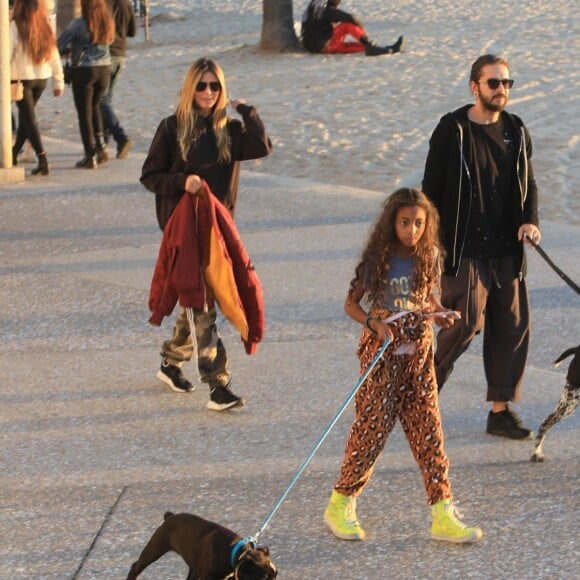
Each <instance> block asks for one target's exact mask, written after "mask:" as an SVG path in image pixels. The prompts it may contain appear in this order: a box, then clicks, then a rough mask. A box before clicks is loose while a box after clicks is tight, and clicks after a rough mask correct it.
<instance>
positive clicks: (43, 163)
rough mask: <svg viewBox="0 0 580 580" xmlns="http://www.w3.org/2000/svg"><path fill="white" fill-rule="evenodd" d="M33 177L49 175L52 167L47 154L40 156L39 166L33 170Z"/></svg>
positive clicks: (40, 154)
mask: <svg viewBox="0 0 580 580" xmlns="http://www.w3.org/2000/svg"><path fill="white" fill-rule="evenodd" d="M30 173H31V175H48V174H49V173H50V165H49V164H48V159H47V157H46V152H43V153H39V154H38V166H37V167H36V168H35V169H33V170H32V171H31V172H30Z"/></svg>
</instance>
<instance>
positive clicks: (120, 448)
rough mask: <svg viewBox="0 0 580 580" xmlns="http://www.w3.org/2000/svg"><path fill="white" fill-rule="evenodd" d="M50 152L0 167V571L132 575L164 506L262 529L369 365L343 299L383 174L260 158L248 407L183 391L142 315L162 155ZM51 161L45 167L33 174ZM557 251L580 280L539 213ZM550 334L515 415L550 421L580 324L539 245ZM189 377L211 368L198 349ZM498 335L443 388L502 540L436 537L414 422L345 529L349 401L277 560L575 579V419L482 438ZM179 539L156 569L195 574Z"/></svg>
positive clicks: (467, 474) (574, 243)
mask: <svg viewBox="0 0 580 580" xmlns="http://www.w3.org/2000/svg"><path fill="white" fill-rule="evenodd" d="M46 141H47V150H48V151H52V152H54V153H51V158H50V161H51V163H52V166H53V172H52V174H51V176H50V177H49V178H33V177H29V178H27V180H26V181H25V182H24V183H20V184H16V185H9V186H2V187H0V226H1V227H0V240H1V244H0V276H1V280H2V282H1V284H0V307H1V309H2V314H1V315H0V321H1V322H0V337H1V338H2V344H3V349H2V352H1V353H0V368H1V373H0V376H1V377H2V379H1V380H2V385H1V389H0V409H1V411H0V466H1V471H0V506H1V513H2V517H1V518H0V578H6V579H8V578H23V579H24V578H105V579H108V578H111V579H112V578H123V577H125V575H126V574H127V572H128V570H129V567H130V565H131V563H132V562H133V561H134V560H135V559H136V558H137V556H138V554H139V552H140V550H141V549H142V548H143V546H144V545H145V543H146V541H147V540H148V538H149V537H150V535H151V533H152V532H153V531H154V529H155V528H156V527H157V526H158V525H159V524H160V522H161V521H162V516H163V513H164V512H165V511H167V510H171V511H188V512H194V513H197V514H199V515H201V516H203V517H206V518H208V519H213V520H215V521H218V522H220V523H221V524H223V525H226V526H228V527H230V528H232V529H234V530H236V531H238V532H239V533H240V534H241V535H252V534H255V533H256V532H257V531H258V529H259V528H260V527H261V526H262V524H263V522H264V520H265V518H266V517H267V516H268V514H269V513H270V511H271V509H272V508H273V506H274V505H275V503H276V501H277V500H278V498H279V497H280V495H281V494H282V493H283V492H284V490H285V489H286V487H287V486H288V484H289V483H290V481H291V480H292V477H293V476H294V474H295V473H296V471H297V469H298V468H299V467H300V465H301V464H302V462H303V461H304V459H305V458H306V456H307V455H308V453H309V452H310V450H311V449H312V447H313V445H314V444H315V442H316V441H317V440H318V439H319V437H320V436H321V434H322V433H323V431H324V430H325V428H326V426H327V425H328V423H329V421H330V419H331V418H332V417H333V415H334V414H335V412H336V411H337V409H338V408H339V407H340V405H341V404H342V402H343V401H344V400H345V398H346V397H347V395H348V394H349V392H350V391H351V389H352V387H353V386H354V384H355V383H356V381H357V378H358V375H357V359H356V357H355V354H354V350H355V348H356V343H357V337H358V332H359V328H357V326H356V325H355V324H354V323H352V322H350V321H349V320H347V318H346V316H345V315H344V314H343V311H342V303H343V299H344V296H345V293H346V290H347V287H348V282H349V280H350V277H351V275H352V271H353V267H354V263H355V260H356V258H357V255H358V253H359V251H360V249H361V246H362V243H363V241H364V238H365V236H366V234H367V232H368V228H369V225H370V223H371V222H372V221H373V220H374V218H375V217H376V215H377V212H378V211H379V206H380V203H381V201H382V200H383V198H384V197H385V194H386V193H390V191H389V192H372V191H366V190H360V189H353V188H348V187H336V186H330V185H326V184H321V183H316V182H311V181H306V180H290V179H286V178H285V179H282V178H277V177H275V176H271V175H265V174H260V173H256V172H252V168H251V165H249V164H248V165H246V167H245V170H243V171H242V184H241V191H240V197H239V205H238V210H237V215H236V220H237V223H238V227H239V230H240V232H241V235H242V238H243V240H244V242H245V244H246V247H247V248H248V250H249V253H250V255H251V256H252V259H253V261H254V263H255V265H256V268H257V271H258V274H259V275H260V278H261V281H262V284H263V286H264V291H265V299H266V314H267V332H266V337H265V339H264V341H263V343H262V344H261V345H260V348H259V350H258V354H257V355H256V356H253V357H248V356H247V355H246V354H245V353H244V350H243V346H242V344H241V342H240V339H239V337H238V336H237V335H236V333H235V332H234V331H233V330H232V329H231V327H230V326H229V325H228V323H223V324H222V327H221V332H222V335H223V337H224V341H225V343H226V347H227V349H228V354H229V357H230V360H231V368H232V371H233V375H234V387H233V388H234V391H235V392H236V393H240V394H243V395H244V396H245V397H246V398H247V401H248V404H247V406H246V407H245V408H244V409H241V410H240V411H237V412H231V413H222V414H219V413H215V412H210V411H208V410H206V409H205V403H206V401H207V398H208V393H207V390H206V387H205V386H198V388H197V390H196V391H195V392H194V393H192V394H189V395H178V394H175V393H172V392H170V391H169V390H167V389H166V387H164V386H163V385H162V384H161V383H160V382H159V381H158V380H157V379H156V378H155V373H156V371H157V365H158V362H159V358H158V354H157V353H158V346H159V343H160V342H161V340H163V339H164V338H165V337H166V336H167V335H168V334H169V333H170V331H171V328H172V322H173V321H172V320H166V321H165V322H164V324H163V326H162V328H161V329H158V328H154V327H151V326H150V325H148V324H147V318H148V314H149V313H148V309H147V298H148V291H149V283H150V279H151V274H152V269H153V266H154V263H155V259H156V255H157V250H158V247H159V242H160V233H159V231H158V229H157V225H156V221H155V217H154V203H153V196H152V195H151V194H149V193H148V192H146V191H145V190H144V188H143V187H142V186H141V185H140V184H139V181H138V178H139V173H140V168H141V164H142V162H143V158H144V156H143V154H139V153H131V154H130V156H129V158H128V159H127V160H125V161H117V160H112V161H111V162H109V163H108V164H107V165H106V166H104V167H101V168H99V169H98V170H96V171H85V170H78V169H74V168H73V165H74V162H75V161H76V160H77V159H78V158H80V155H81V152H80V148H79V146H78V144H76V143H74V144H73V143H69V142H62V141H56V140H54V139H53V140H51V139H48V138H47V139H46ZM32 167H33V166H32V165H30V166H27V171H29V170H30V168H32ZM542 225H543V228H542V229H543V242H542V247H543V248H544V249H545V250H546V251H547V252H548V253H549V254H550V256H551V258H552V259H553V260H554V261H555V262H556V263H557V264H558V265H559V266H560V267H561V268H562V269H563V270H564V271H565V272H566V273H568V274H569V275H570V276H571V277H572V278H573V279H575V280H576V281H578V279H579V278H580V272H579V269H578V265H579V264H580V260H579V258H580V250H579V248H580V231H579V230H578V228H577V227H572V226H568V225H566V224H562V223H543V224H542ZM529 257H530V267H529V270H530V273H529V286H530V295H531V300H532V307H533V319H534V328H533V337H532V345H531V353H530V358H529V361H528V362H529V364H528V369H527V375H526V381H525V385H524V391H523V393H524V395H523V401H522V403H521V404H520V405H518V411H519V413H520V415H521V417H522V419H523V420H524V422H525V423H526V424H527V425H530V426H532V427H533V428H534V429H537V427H538V425H539V423H540V421H541V420H542V419H543V418H544V417H545V416H546V415H547V414H548V413H549V412H550V411H551V410H552V408H553V407H554V405H555V404H556V402H557V400H558V398H559V395H560V392H561V390H562V387H563V384H564V376H565V372H566V368H567V363H568V362H569V360H568V361H566V364H565V366H563V367H562V368H560V369H551V368H550V362H551V361H552V360H553V359H555V358H556V356H557V355H558V354H560V352H562V351H563V350H564V349H566V348H568V347H570V346H573V345H576V344H578V342H579V341H578V327H579V323H580V314H579V312H580V310H579V306H580V299H579V297H578V296H577V295H575V294H574V293H573V292H572V290H570V289H569V288H568V287H567V286H566V285H565V284H564V283H563V282H562V281H561V280H560V279H559V277H558V276H557V275H556V274H555V273H554V272H553V271H552V270H551V269H550V268H549V267H548V266H547V264H546V263H545V262H544V261H543V260H542V259H541V258H540V257H539V256H538V255H537V254H536V253H535V252H529ZM185 370H186V374H187V375H188V376H189V377H190V378H194V377H195V371H194V369H193V366H192V365H188V366H187V367H186V369H185ZM484 385H485V379H484V377H483V368H482V363H481V341H480V340H477V341H475V342H474V344H473V345H472V346H471V348H470V350H469V351H468V353H466V354H465V355H464V356H463V357H462V359H461V360H460V361H459V363H458V366H457V369H456V371H455V373H454V375H453V377H452V380H451V381H450V383H449V384H448V385H446V387H445V389H444V390H443V393H442V397H441V407H442V412H443V419H444V427H445V434H446V447H447V452H448V454H449V456H450V459H451V476H452V482H453V486H454V494H455V497H456V499H457V500H458V501H459V503H460V506H461V507H462V508H463V510H464V512H465V514H466V516H465V520H466V522H467V523H473V524H477V525H480V526H481V527H482V528H483V530H484V534H485V536H484V538H483V539H482V541H481V542H479V543H477V544H475V545H473V546H447V545H441V544H439V543H435V542H432V541H430V540H429V510H428V506H427V505H426V502H425V497H424V492H423V488H422V482H421V477H420V474H419V472H418V469H417V467H416V465H415V463H414V461H413V459H412V457H411V453H410V451H409V449H408V446H407V443H406V441H405V439H404V437H403V435H402V432H401V430H400V429H399V428H397V429H396V430H395V432H394V433H393V434H392V436H391V438H390V440H389V442H388V444H387V448H386V450H385V452H384V454H383V456H382V457H381V460H380V461H379V463H378V465H377V468H376V470H375V474H374V476H373V480H372V482H371V484H370V485H369V487H368V488H367V489H366V490H365V492H364V493H363V495H362V496H361V498H360V500H359V509H358V512H359V517H360V518H361V521H362V523H363V525H364V526H365V529H366V530H367V533H368V540H367V541H365V542H363V543H350V542H342V541H339V540H337V539H335V538H334V537H332V536H331V535H330V534H329V533H328V532H327V530H326V529H325V527H324V524H323V523H322V511H323V509H324V507H325V504H326V502H327V500H328V496H329V494H330V491H331V487H332V484H333V482H334V480H335V478H336V476H337V473H338V469H339V464H340V460H341V457H342V451H343V446H344V441H345V437H346V434H347V430H348V427H349V425H350V421H351V420H352V409H348V410H347V411H346V412H345V413H344V415H343V416H342V417H341V419H340V420H339V422H338V424H337V425H336V427H335V428H334V429H333V431H332V432H331V433H330V435H329V436H328V438H327V439H326V441H325V443H324V444H323V445H322V447H321V448H320V449H319V451H318V453H317V454H316V455H315V457H314V459H313V460H312V462H311V463H310V464H309V466H308V468H307V469H306V470H305V472H304V474H303V475H302V477H301V478H300V479H299V480H298V482H297V484H296V485H295V487H294V488H293V489H292V491H291V492H290V494H289V496H288V498H287V499H286V501H285V502H284V503H283V504H282V506H281V508H280V510H279V511H278V512H277V514H276V515H275V516H274V518H273V519H272V521H271V522H270V525H269V526H268V527H267V528H266V530H265V531H264V533H263V534H262V536H261V537H260V544H262V545H268V546H269V547H270V549H271V552H272V555H273V557H274V560H275V562H276V564H277V566H278V568H279V571H280V575H279V577H280V578H288V579H292V580H315V579H319V578H323V577H328V578H337V579H340V580H358V579H366V578H373V579H374V578H387V577H395V578H402V579H406V578H409V579H411V578H439V579H441V578H443V579H446V578H449V579H452V578H453V579H455V578H514V577H517V578H530V579H531V578H573V577H577V574H578V570H579V569H580V558H579V549H578V517H579V508H578V506H579V503H580V502H579V493H578V475H579V469H578V443H579V442H580V437H579V421H580V417H579V416H578V415H575V416H574V417H572V418H570V419H569V420H568V421H567V422H564V423H562V424H560V425H559V426H558V427H557V428H556V429H555V430H554V431H553V432H552V433H551V434H550V436H549V437H548V439H547V442H546V445H545V452H546V455H547V461H546V463H544V464H532V463H530V462H529V461H528V457H529V450H530V447H531V443H530V442H514V441H506V440H503V439H498V438H494V437H492V436H488V435H486V434H485V432H484V430H485V420H486V415H487V411H488V406H487V404H486V403H485V402H484ZM186 574H187V571H186V567H185V565H184V564H183V563H182V561H181V560H180V559H179V558H178V557H177V556H175V555H172V554H171V555H167V556H165V557H164V558H162V559H161V560H160V561H158V562H157V563H156V564H155V565H153V566H151V567H150V568H148V569H147V571H146V572H145V573H144V574H143V576H142V577H143V578H184V577H185V576H186Z"/></svg>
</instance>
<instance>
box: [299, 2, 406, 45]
mask: <svg viewBox="0 0 580 580" xmlns="http://www.w3.org/2000/svg"><path fill="white" fill-rule="evenodd" d="M339 4H340V0H311V2H310V4H308V7H307V8H306V10H305V11H304V16H303V17H302V43H303V44H304V48H305V49H306V50H307V51H309V52H313V53H325V54H348V53H353V52H364V53H365V54H366V55H367V56H378V55H381V54H394V53H396V52H400V51H401V50H403V45H404V43H405V40H404V38H403V37H402V36H399V38H398V40H397V42H395V44H392V45H390V46H378V45H376V44H375V43H374V42H372V41H371V40H370V39H369V36H368V34H367V32H366V30H365V28H364V26H363V24H362V22H361V21H360V20H359V19H358V18H357V17H356V16H354V15H353V14H349V13H348V12H345V11H344V10H340V9H339V8H338V5H339Z"/></svg>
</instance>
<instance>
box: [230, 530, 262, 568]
mask: <svg viewBox="0 0 580 580" xmlns="http://www.w3.org/2000/svg"><path fill="white" fill-rule="evenodd" d="M246 544H250V545H251V546H252V548H255V547H256V542H255V540H254V538H252V537H251V536H246V537H245V538H242V539H241V540H239V541H238V542H236V543H235V544H234V547H233V548H232V553H231V554H230V566H231V567H232V568H233V567H234V564H235V562H236V556H237V555H238V552H239V551H240V550H241V549H242V548H243V547H244V546H245V545H246Z"/></svg>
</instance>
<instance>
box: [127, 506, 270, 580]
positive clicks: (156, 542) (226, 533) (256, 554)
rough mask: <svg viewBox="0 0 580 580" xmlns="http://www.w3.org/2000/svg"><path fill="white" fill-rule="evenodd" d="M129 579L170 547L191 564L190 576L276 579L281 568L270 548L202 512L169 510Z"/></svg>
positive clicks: (198, 578)
mask: <svg viewBox="0 0 580 580" xmlns="http://www.w3.org/2000/svg"><path fill="white" fill-rule="evenodd" d="M163 518H164V520H165V521H164V522H163V523H162V524H161V525H160V526H159V527H158V528H157V530H156V531H155V532H154V534H153V535H152V536H151V539H150V540H149V542H147V545H146V546H145V548H143V551H142V552H141V555H140V556H139V559H138V560H137V561H136V562H135V563H134V564H133V565H132V566H131V571H130V572H129V575H128V576H127V580H133V579H134V578H137V576H139V574H141V572H143V570H145V568H147V566H149V564H152V563H153V562H155V561H156V560H158V559H159V558H161V556H163V554H166V553H167V552H169V551H170V550H173V551H174V552H177V553H178V554H179V555H180V556H181V557H182V558H183V559H184V560H185V563H186V564H187V565H188V566H189V575H188V576H187V580H221V579H223V578H235V580H274V578H276V576H277V574H278V572H277V570H276V566H274V564H273V562H272V560H270V557H269V555H270V551H269V550H268V548H254V547H253V545H252V543H251V542H243V540H242V538H241V537H240V536H238V535H237V534H236V533H234V532H232V531H231V530H228V529H227V528H224V527H223V526H220V525H219V524H216V523H214V522H210V521H208V520H204V519H203V518H200V517H199V516H195V515H192V514H172V513H171V512H167V513H166V514H165V515H164V516H163Z"/></svg>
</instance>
